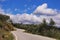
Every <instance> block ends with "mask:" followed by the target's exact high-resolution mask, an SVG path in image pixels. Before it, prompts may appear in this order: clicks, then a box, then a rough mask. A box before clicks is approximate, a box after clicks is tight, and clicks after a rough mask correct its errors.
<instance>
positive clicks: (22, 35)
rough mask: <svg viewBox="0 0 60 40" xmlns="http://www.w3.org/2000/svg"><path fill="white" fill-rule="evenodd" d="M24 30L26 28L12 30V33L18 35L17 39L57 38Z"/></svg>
mask: <svg viewBox="0 0 60 40" xmlns="http://www.w3.org/2000/svg"><path fill="white" fill-rule="evenodd" d="M23 31H24V30H22V29H17V30H16V31H12V33H13V34H14V35H15V37H16V40H56V39H53V38H48V37H44V36H39V35H34V34H29V33H25V32H23Z"/></svg>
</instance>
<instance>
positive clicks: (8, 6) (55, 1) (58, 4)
mask: <svg viewBox="0 0 60 40" xmlns="http://www.w3.org/2000/svg"><path fill="white" fill-rule="evenodd" d="M43 3H47V5H48V8H52V9H57V10H60V0H4V1H3V0H1V1H0V7H2V8H3V9H4V10H5V11H6V10H9V11H11V12H12V13H13V14H17V13H24V12H26V13H29V14H30V13H32V12H33V11H34V10H35V9H36V8H37V7H38V6H39V5H42V4H43ZM6 12H7V11H6Z"/></svg>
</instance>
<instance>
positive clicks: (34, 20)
mask: <svg viewBox="0 0 60 40" xmlns="http://www.w3.org/2000/svg"><path fill="white" fill-rule="evenodd" d="M47 6H48V5H47V4H46V3H44V4H42V5H40V6H38V7H37V9H36V10H35V11H34V12H33V13H31V14H28V13H23V14H20V13H19V14H18V13H17V14H15V15H14V14H11V13H7V14H6V13H5V12H4V10H3V9H2V8H0V13H1V14H4V15H8V16H10V19H11V20H12V21H13V23H23V24H39V23H41V22H42V20H43V18H45V19H46V21H47V22H48V23H49V21H50V18H52V19H53V20H54V21H55V22H56V25H57V26H60V12H58V11H57V10H55V9H52V8H47ZM15 10H16V9H15ZM34 14H35V15H34ZM36 14H40V16H37V15H36ZM41 14H43V15H41ZM47 14H49V15H50V16H47ZM51 15H54V16H51Z"/></svg>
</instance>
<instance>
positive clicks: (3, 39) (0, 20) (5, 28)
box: [0, 14, 14, 40]
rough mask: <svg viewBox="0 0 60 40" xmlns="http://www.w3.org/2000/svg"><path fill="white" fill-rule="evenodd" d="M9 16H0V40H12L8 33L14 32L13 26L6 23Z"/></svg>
mask: <svg viewBox="0 0 60 40" xmlns="http://www.w3.org/2000/svg"><path fill="white" fill-rule="evenodd" d="M9 19H10V17H9V16H6V15H2V14H0V40H13V38H14V37H13V35H12V34H11V33H10V31H12V30H14V27H13V25H12V24H11V23H10V22H8V20H9Z"/></svg>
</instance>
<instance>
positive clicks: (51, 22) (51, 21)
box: [49, 18, 55, 26]
mask: <svg viewBox="0 0 60 40" xmlns="http://www.w3.org/2000/svg"><path fill="white" fill-rule="evenodd" d="M49 25H50V26H53V25H55V22H54V21H53V19H52V18H51V19H50V23H49Z"/></svg>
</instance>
